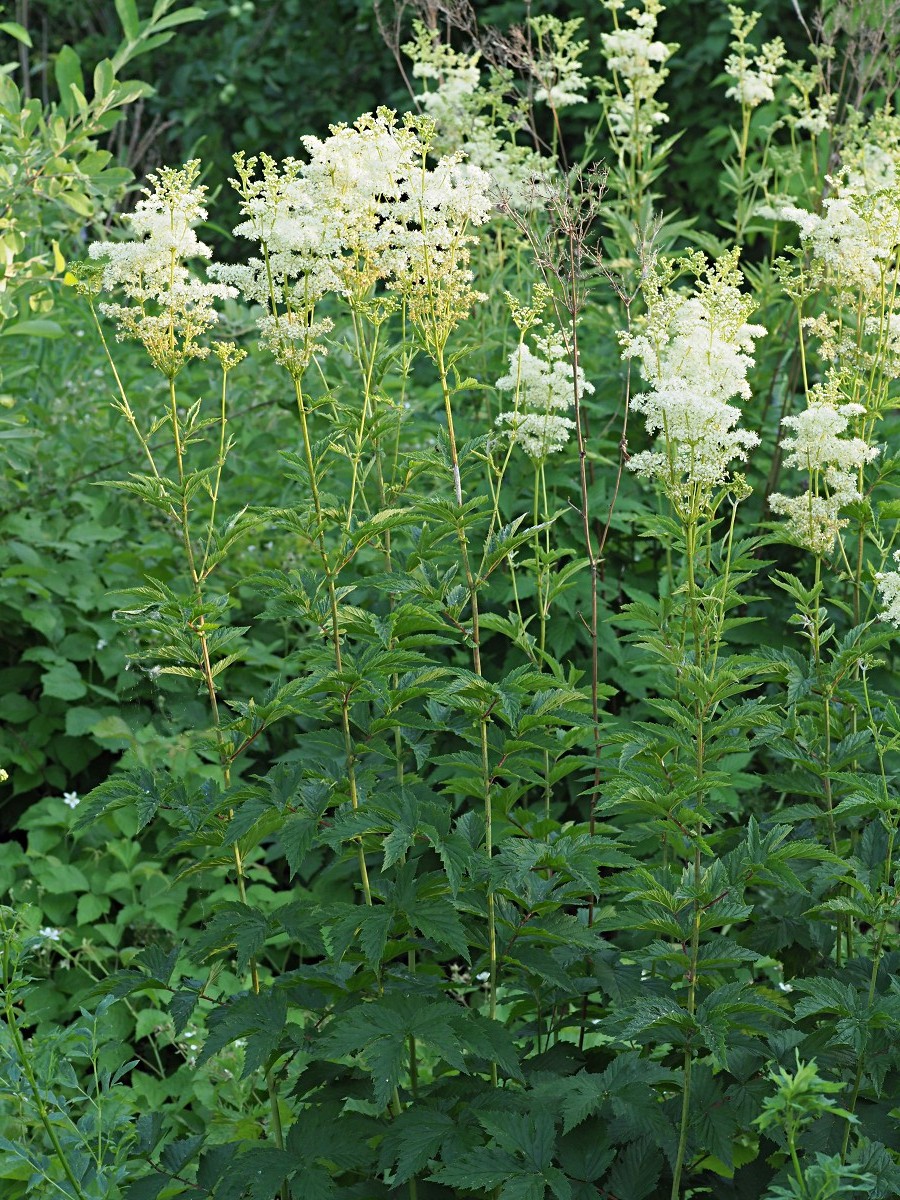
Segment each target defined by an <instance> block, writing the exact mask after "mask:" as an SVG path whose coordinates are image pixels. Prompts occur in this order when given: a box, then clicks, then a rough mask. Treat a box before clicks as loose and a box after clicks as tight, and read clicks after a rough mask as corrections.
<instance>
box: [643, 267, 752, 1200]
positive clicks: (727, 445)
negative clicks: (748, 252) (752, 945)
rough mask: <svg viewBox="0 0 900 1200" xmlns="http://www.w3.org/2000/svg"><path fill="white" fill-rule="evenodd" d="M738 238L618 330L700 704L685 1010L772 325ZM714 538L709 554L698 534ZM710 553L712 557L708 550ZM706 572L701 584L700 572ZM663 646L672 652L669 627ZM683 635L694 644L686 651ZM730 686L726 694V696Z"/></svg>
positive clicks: (687, 667)
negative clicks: (730, 614) (717, 541)
mask: <svg viewBox="0 0 900 1200" xmlns="http://www.w3.org/2000/svg"><path fill="white" fill-rule="evenodd" d="M737 260H738V251H737V250H736V249H735V250H733V251H731V252H729V253H727V254H725V255H723V256H722V257H721V258H720V259H718V260H717V261H716V262H714V263H712V264H710V263H708V262H707V260H706V259H705V257H704V256H703V255H701V254H693V255H690V256H688V257H687V258H686V259H684V260H681V261H678V260H663V261H661V262H657V263H655V264H654V265H653V266H652V267H651V268H650V271H649V274H648V277H647V280H646V282H645V284H644V288H643V294H644V301H645V305H646V313H645V315H644V316H643V317H642V318H639V319H637V320H636V321H635V325H634V328H633V330H631V331H629V332H628V333H624V334H622V336H621V341H622V347H623V354H624V355H625V357H627V358H633V359H636V360H638V362H639V364H640V368H641V373H642V374H643V376H644V378H645V379H646V380H647V382H648V383H649V384H650V385H651V389H650V390H649V391H647V392H643V393H640V394H638V395H636V396H635V397H634V398H633V400H632V407H633V408H634V410H635V411H636V412H639V413H642V414H643V416H644V420H645V423H646V427H647V432H648V433H649V434H651V435H653V436H654V437H655V439H656V443H655V445H654V447H653V448H652V449H649V450H644V451H641V452H640V453H638V454H635V455H634V456H633V457H632V458H631V460H630V462H629V463H628V466H629V467H630V468H631V470H632V471H634V472H636V473H637V474H639V475H641V476H643V477H644V478H647V479H649V480H652V481H654V482H656V483H657V484H658V485H659V486H660V487H661V489H662V491H663V493H664V494H665V496H666V498H667V499H668V501H669V504H670V506H671V511H672V514H673V515H674V517H675V519H676V522H677V526H676V528H677V529H678V535H679V537H680V540H681V544H682V545H683V548H684V563H685V573H686V581H685V584H684V592H685V600H686V603H685V611H684V619H683V622H682V628H681V635H680V648H679V650H678V652H677V660H674V659H673V661H677V663H678V666H677V668H676V673H675V675H676V678H675V705H676V708H677V707H679V706H681V705H682V703H683V704H684V706H685V707H687V708H688V709H693V718H694V727H693V730H692V732H691V750H690V751H689V753H692V754H693V764H692V776H693V782H692V793H693V795H692V805H691V808H692V809H693V812H691V811H690V810H688V812H687V813H686V814H685V815H682V816H681V817H680V818H678V817H675V818H674V820H675V824H676V826H677V827H678V828H679V830H680V831H681V832H682V833H683V835H684V838H685V840H686V841H687V843H688V845H689V846H690V848H691V860H692V861H691V865H690V868H689V870H690V881H689V885H688V888H687V889H686V894H690V896H691V897H692V904H691V907H692V919H691V925H690V935H689V937H690V941H689V950H688V952H687V971H686V979H687V1017H688V1020H689V1021H693V1020H694V1018H695V1015H696V1013H697V1009H698V1003H699V999H698V963H699V956H700V938H701V932H702V929H703V921H704V915H705V913H706V910H707V908H709V907H710V905H711V904H715V899H709V898H708V892H709V882H708V879H707V873H706V872H705V871H704V867H703V856H704V853H705V851H704V829H705V827H706V825H707V824H708V823H709V820H710V818H709V815H708V812H707V792H708V790H709V785H707V784H706V783H705V778H706V776H707V774H708V772H709V770H710V767H709V766H708V758H709V750H708V748H707V743H708V741H711V740H712V730H711V728H710V726H711V722H712V721H713V720H714V719H715V715H716V710H717V708H718V707H719V705H720V704H721V699H720V698H719V692H718V691H717V682H716V681H717V666H718V655H719V645H720V642H721V637H722V631H723V629H724V624H725V617H726V613H727V606H728V604H729V602H730V600H729V598H730V591H731V589H730V581H729V574H730V569H731V568H730V559H731V550H732V544H733V534H734V525H735V516H736V510H737V506H738V503H739V502H740V501H741V500H742V499H743V498H745V496H746V495H748V494H749V488H747V487H746V484H745V483H744V481H743V479H742V478H741V477H732V466H733V464H734V463H735V462H736V461H741V460H743V459H745V458H746V456H747V453H748V451H749V450H750V449H751V448H752V447H754V446H755V445H756V444H757V442H758V440H759V439H758V438H757V436H756V434H754V433H752V432H750V431H749V430H746V429H743V428H742V427H741V426H740V424H739V422H740V419H741V411H740V409H739V408H738V407H737V405H736V404H734V403H733V401H734V400H735V399H736V398H740V399H743V400H747V399H749V398H750V387H749V384H748V382H747V371H748V369H749V368H750V367H751V366H752V365H753V349H754V341H755V340H756V339H757V338H759V337H761V336H762V335H763V334H764V333H765V329H764V328H763V327H762V326H758V325H751V324H749V323H748V320H747V318H748V316H749V315H750V312H751V311H752V309H753V307H754V305H753V301H752V299H751V298H749V297H747V296H746V295H744V294H743V292H742V291H741V289H740V285H741V282H742V278H741V273H740V271H739V269H738V266H737ZM682 272H689V273H691V274H693V275H695V276H696V284H695V287H694V289H693V290H692V291H689V290H681V289H679V288H676V287H675V283H676V281H677V279H678V277H679V275H680V274H681V273H682ZM726 500H728V501H729V503H730V508H731V515H730V521H729V530H728V533H727V535H726V541H725V550H724V554H723V558H724V564H723V565H722V567H721V571H722V579H721V580H720V581H717V580H715V579H714V578H713V573H712V570H711V557H712V555H711V538H712V528H713V525H714V524H715V522H716V521H717V519H718V514H719V510H720V508H721V507H722V505H723V504H724V502H725V501H726ZM703 532H705V533H706V536H707V538H708V539H709V540H708V543H707V546H706V551H705V554H704V551H703V547H702V546H701V542H700V537H701V534H702V533H703ZM704 559H705V561H704ZM702 569H705V573H706V574H707V575H709V576H710V583H709V585H708V587H707V589H706V591H704V588H703V586H702V585H701V582H700V572H701V570H702ZM661 639H662V645H663V647H665V649H664V653H665V655H666V656H667V658H669V659H672V656H673V655H674V654H675V651H674V649H670V648H668V645H667V642H668V639H667V636H666V631H665V629H663V630H661ZM688 643H689V645H690V650H688ZM727 694H728V692H727V684H726V690H724V691H723V692H722V693H721V695H722V696H724V695H727ZM694 1055H695V1050H694V1048H693V1047H692V1045H691V1043H690V1039H688V1041H687V1042H686V1045H685V1049H684V1066H683V1079H682V1104H681V1119H680V1127H679V1135H678V1146H677V1151H676V1157H675V1163H674V1169H673V1180H672V1192H671V1195H672V1200H679V1198H680V1196H681V1178H682V1172H683V1170H684V1164H685V1157H686V1153H687V1145H688V1129H689V1124H690V1114H691V1094H692V1072H693V1064H694Z"/></svg>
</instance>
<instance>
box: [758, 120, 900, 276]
mask: <svg viewBox="0 0 900 1200" xmlns="http://www.w3.org/2000/svg"><path fill="white" fill-rule="evenodd" d="M829 183H830V185H831V187H832V189H833V190H832V194H831V195H830V196H828V197H827V198H826V199H825V200H824V201H823V202H822V212H821V213H815V212H810V211H809V210H807V209H803V208H799V207H798V206H797V205H795V204H792V203H790V202H783V203H775V204H771V205H766V206H763V207H762V208H760V209H759V213H760V215H761V216H766V217H770V218H773V219H776V220H785V221H791V222H793V223H794V224H796V225H797V226H798V228H799V231H800V241H801V242H802V243H803V244H804V245H805V246H807V247H808V248H809V250H810V252H811V254H812V257H813V260H814V262H815V263H817V264H818V265H819V266H820V267H821V268H823V269H825V270H827V271H829V272H830V273H831V274H832V275H833V276H834V277H835V278H836V279H837V280H838V281H839V282H842V283H843V284H844V285H845V287H846V288H848V289H850V290H855V291H862V292H864V293H873V292H876V291H880V289H881V285H882V281H883V279H884V278H885V274H886V272H888V271H889V270H890V269H891V265H892V264H893V263H894V261H895V259H896V255H897V247H898V244H900V183H898V178H897V165H896V161H895V159H894V157H893V156H892V155H890V154H888V153H887V152H886V151H884V150H882V149H880V148H879V147H877V146H874V145H872V144H864V145H863V146H862V147H860V148H859V150H858V151H856V152H855V153H854V154H853V155H852V156H848V160H847V161H846V162H845V163H844V165H843V167H842V168H841V171H840V172H839V174H837V175H836V176H829Z"/></svg>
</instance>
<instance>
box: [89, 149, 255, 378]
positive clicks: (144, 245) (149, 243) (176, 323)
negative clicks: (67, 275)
mask: <svg viewBox="0 0 900 1200" xmlns="http://www.w3.org/2000/svg"><path fill="white" fill-rule="evenodd" d="M199 169H200V165H199V163H198V162H197V161H192V162H189V163H187V164H186V165H185V166H184V167H181V168H171V167H163V168H162V169H161V170H160V172H159V173H158V174H157V175H151V176H150V177H149V183H150V185H151V186H150V187H149V188H147V189H145V194H144V198H143V199H142V200H140V201H139V202H138V204H137V205H136V207H135V211H134V212H133V213H132V214H130V215H129V216H128V217H126V218H125V220H126V224H127V225H129V226H130V228H131V232H132V233H133V234H134V235H135V236H134V237H133V238H132V239H130V240H126V241H121V242H94V243H92V244H91V246H90V247H89V248H88V254H89V256H90V257H91V258H92V259H94V260H95V261H96V262H97V263H98V267H99V286H100V289H101V290H102V291H106V292H113V291H117V290H121V291H122V292H124V294H125V296H126V297H127V298H128V299H129V300H131V301H133V303H131V304H109V303H105V304H101V305H100V311H101V312H103V313H104V315H106V316H108V317H109V318H110V319H111V320H113V321H115V323H116V325H117V326H118V337H119V339H120V340H121V339H124V338H131V339H134V340H136V341H139V342H141V343H142V344H143V346H144V348H145V349H146V351H147V353H148V354H149V356H150V359H151V361H152V362H153V364H154V366H155V367H156V368H157V369H158V370H160V371H162V372H163V374H164V375H166V376H167V377H169V378H174V376H175V375H176V374H177V373H178V371H179V370H180V369H181V367H182V366H183V365H184V363H185V362H186V361H187V360H188V359H190V358H205V357H206V355H207V354H208V353H209V348H208V347H207V346H205V345H203V344H202V342H201V338H202V337H203V335H204V334H205V333H206V332H207V331H208V330H209V328H210V327H211V326H212V325H214V324H215V323H216V322H217V320H218V313H217V311H216V308H215V302H216V301H219V300H226V299H229V298H231V297H233V296H235V295H237V291H236V290H235V288H233V287H231V286H230V285H228V284H225V283H221V282H220V283H207V282H204V281H203V280H201V279H199V278H197V276H195V275H193V274H192V273H191V271H190V270H189V268H188V267H187V266H186V265H185V264H186V261H188V260H190V259H195V258H204V259H208V258H209V257H210V249H209V247H208V246H206V245H204V243H203V242H201V241H199V240H198V238H197V235H196V233H195V231H194V229H193V226H194V225H195V224H196V223H198V222H200V221H204V220H205V219H206V209H205V208H204V206H203V199H204V194H205V191H206V189H205V188H204V187H202V186H198V185H197V184H196V180H197V176H198V174H199Z"/></svg>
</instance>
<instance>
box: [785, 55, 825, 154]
mask: <svg viewBox="0 0 900 1200" xmlns="http://www.w3.org/2000/svg"><path fill="white" fill-rule="evenodd" d="M787 78H788V80H789V82H790V83H791V84H792V86H793V89H794V90H793V91H792V92H790V93H789V94H788V98H787V102H788V109H789V111H788V113H787V116H786V120H787V123H788V125H790V126H791V127H793V129H795V130H796V131H797V132H803V133H809V134H811V135H812V136H813V137H818V136H819V135H820V134H822V133H824V132H825V131H826V129H828V128H829V127H830V126H831V123H832V120H833V118H834V113H835V109H836V108H837V104H838V96H837V94H836V93H832V92H828V91H826V90H825V81H824V76H823V72H822V67H821V64H818V63H817V64H816V66H815V68H814V69H813V70H805V69H804V68H803V67H802V66H801V65H800V63H792V64H789V69H788V71H787Z"/></svg>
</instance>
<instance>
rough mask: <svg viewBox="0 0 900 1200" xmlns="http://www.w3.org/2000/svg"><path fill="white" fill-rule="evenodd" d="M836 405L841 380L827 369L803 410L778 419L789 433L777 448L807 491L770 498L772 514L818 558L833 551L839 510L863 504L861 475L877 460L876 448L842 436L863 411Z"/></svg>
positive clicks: (842, 523)
mask: <svg viewBox="0 0 900 1200" xmlns="http://www.w3.org/2000/svg"><path fill="white" fill-rule="evenodd" d="M840 400H841V375H840V374H839V372H837V371H834V370H830V371H829V373H828V375H827V377H826V380H825V382H824V383H821V384H816V385H815V386H814V387H813V388H811V389H810V396H809V405H808V407H807V409H806V411H805V412H802V413H799V414H797V415H796V416H788V417H785V418H784V419H783V420H782V425H784V426H786V427H787V428H788V429H789V430H791V431H792V435H791V436H789V437H786V438H784V439H783V440H782V443H781V444H782V447H783V448H784V449H785V450H786V451H787V454H786V455H785V459H784V461H785V465H786V466H788V467H794V468H795V469H796V470H799V471H805V472H806V474H807V476H808V490H807V492H806V494H804V495H800V496H784V495H781V494H780V493H775V494H774V495H772V496H770V497H769V507H770V508H771V510H772V512H774V513H778V514H780V515H782V516H784V517H786V518H787V531H788V534H789V536H790V537H791V539H792V540H794V541H796V542H797V543H798V544H799V545H801V546H804V547H805V548H806V549H807V550H810V551H811V552H812V553H813V554H816V555H823V554H828V553H829V552H830V551H831V548H832V547H833V545H834V541H835V538H836V537H838V535H839V534H840V531H841V530H842V529H843V528H844V527H845V526H846V524H847V522H846V520H844V519H842V518H841V517H840V512H841V509H842V508H844V507H845V505H847V504H852V503H854V502H855V501H858V500H860V499H861V493H860V490H859V479H860V475H861V472H862V470H863V469H864V467H865V466H866V464H867V463H870V462H872V461H873V459H875V458H877V457H878V449H877V447H875V446H869V445H868V444H867V443H866V442H865V441H863V439H862V438H859V437H846V436H845V433H846V430H847V428H848V426H849V423H850V421H851V419H853V418H859V417H864V416H865V415H866V410H865V408H864V407H863V406H862V405H861V404H842V403H840Z"/></svg>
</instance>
